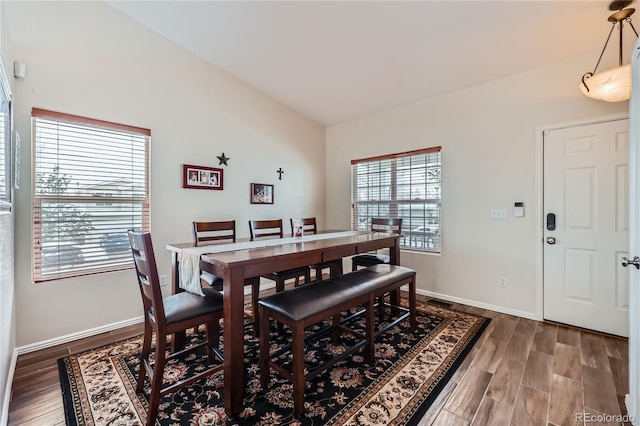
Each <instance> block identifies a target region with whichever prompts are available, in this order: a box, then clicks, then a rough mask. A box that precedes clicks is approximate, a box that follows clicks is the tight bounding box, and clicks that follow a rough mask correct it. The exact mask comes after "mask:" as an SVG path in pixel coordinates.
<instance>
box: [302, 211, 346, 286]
mask: <svg viewBox="0 0 640 426" xmlns="http://www.w3.org/2000/svg"><path fill="white" fill-rule="evenodd" d="M298 221H300V222H301V225H302V232H303V235H308V234H317V233H318V226H317V223H316V218H315V217H305V218H300V219H298V218H295V219H294V218H291V219H290V222H291V234H292V235H293V233H294V225H295V224H294V222H298ZM309 266H310V268H311V269H313V270H314V271H315V276H314V281H320V280H321V279H322V271H323V270H325V269H329V276H330V277H331V278H333V277H337V276H338V275H342V259H338V260H331V261H329V262H322V263H316V264H313V265H309Z"/></svg>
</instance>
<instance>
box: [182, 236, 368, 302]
mask: <svg viewBox="0 0 640 426" xmlns="http://www.w3.org/2000/svg"><path fill="white" fill-rule="evenodd" d="M362 232H363V231H340V232H328V233H323V234H311V235H304V236H302V237H287V238H270V239H264V240H255V241H243V242H239V243H227V244H211V245H206V246H199V247H188V248H183V249H182V250H180V252H179V253H178V262H180V275H179V286H180V288H182V289H184V290H186V291H189V292H191V293H195V294H199V295H200V296H204V293H203V292H202V287H201V286H200V256H201V255H203V254H210V253H222V252H226V251H236V250H247V249H254V248H262V247H270V246H279V245H283V244H290V243H303V242H309V241H318V240H325V239H328V238H340V237H350V236H353V235H358V234H361V233H362Z"/></svg>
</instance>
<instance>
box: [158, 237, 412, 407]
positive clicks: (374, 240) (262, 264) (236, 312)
mask: <svg viewBox="0 0 640 426" xmlns="http://www.w3.org/2000/svg"><path fill="white" fill-rule="evenodd" d="M399 238H400V237H399V235H398V234H387V233H379V232H369V231H362V232H358V233H354V234H353V235H346V236H345V235H344V233H338V232H337V233H336V234H335V237H332V236H331V235H328V234H326V235H324V236H323V238H322V239H318V240H314V241H300V242H295V241H293V242H292V241H291V239H287V241H286V242H285V241H283V244H279V245H271V246H268V247H260V248H252V249H243V250H233V249H231V250H232V251H220V248H221V247H220V246H219V245H216V249H217V251H218V252H216V253H211V254H202V255H201V259H202V260H203V261H205V262H207V263H208V264H209V265H210V269H209V270H210V272H212V273H214V274H216V275H218V276H220V277H222V279H223V281H224V284H223V293H224V326H223V354H224V392H223V393H224V408H225V412H226V413H227V415H228V416H230V417H231V418H236V417H237V416H238V415H239V414H240V412H241V411H242V408H243V398H244V389H245V383H244V369H245V366H244V282H245V279H247V278H253V277H260V276H262V275H265V274H268V273H271V272H275V271H282V270H286V269H291V268H296V267H302V266H305V265H312V264H317V263H322V262H328V261H332V260H337V259H341V258H343V257H347V256H353V255H356V254H360V253H366V252H370V251H374V250H380V249H385V248H388V249H389V255H390V259H391V264H394V265H397V264H399V263H400V241H399ZM193 246H194V244H193V243H182V244H168V245H167V249H168V250H170V251H171V252H172V286H173V291H174V292H177V291H183V290H181V289H180V288H179V276H180V274H179V267H180V265H179V261H178V259H179V253H180V251H181V250H183V249H184V248H187V247H193ZM229 246H230V247H233V245H232V244H229ZM398 298H399V296H398V294H397V293H396V294H393V295H392V303H396V304H397V302H398Z"/></svg>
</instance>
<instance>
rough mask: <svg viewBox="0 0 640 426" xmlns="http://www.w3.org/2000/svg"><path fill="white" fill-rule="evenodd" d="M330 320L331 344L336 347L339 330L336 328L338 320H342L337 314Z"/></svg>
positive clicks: (338, 323) (338, 339)
mask: <svg viewBox="0 0 640 426" xmlns="http://www.w3.org/2000/svg"><path fill="white" fill-rule="evenodd" d="M332 318H333V319H332V321H333V322H332V325H333V333H331V342H332V343H333V344H334V345H337V344H338V343H340V328H339V327H338V326H339V325H340V319H341V318H342V315H340V314H337V315H334V316H333V317H332Z"/></svg>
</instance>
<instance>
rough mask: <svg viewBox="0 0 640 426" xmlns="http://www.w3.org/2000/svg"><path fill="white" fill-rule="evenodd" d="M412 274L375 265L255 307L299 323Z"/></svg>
mask: <svg viewBox="0 0 640 426" xmlns="http://www.w3.org/2000/svg"><path fill="white" fill-rule="evenodd" d="M414 274H415V272H414V271H413V270H411V269H409V268H405V267H404V266H398V265H374V266H371V267H368V268H365V269H360V270H358V271H356V272H351V273H348V274H344V275H340V276H338V277H335V278H329V279H326V280H323V281H316V282H313V283H311V284H307V285H304V286H300V287H296V288H293V289H291V290H287V291H283V292H280V293H276V294H273V295H271V296H267V297H265V298H263V299H260V301H259V302H258V304H260V305H263V306H264V307H266V308H267V309H269V310H271V311H273V312H277V313H279V314H280V315H282V316H284V317H286V318H289V319H291V320H293V321H301V320H304V319H305V318H308V317H311V316H313V315H316V314H318V313H321V312H324V311H326V310H329V309H331V308H333V307H335V306H337V305H339V304H341V303H344V302H345V301H347V300H350V299H355V298H358V297H361V296H362V295H365V294H369V293H371V292H375V291H376V290H377V289H383V288H385V287H386V286H387V285H389V284H391V283H394V282H397V281H400V280H402V279H408V278H410V277H411V276H413V275H414Z"/></svg>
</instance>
